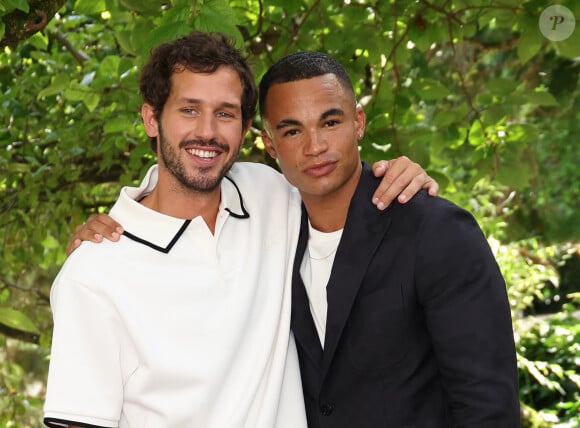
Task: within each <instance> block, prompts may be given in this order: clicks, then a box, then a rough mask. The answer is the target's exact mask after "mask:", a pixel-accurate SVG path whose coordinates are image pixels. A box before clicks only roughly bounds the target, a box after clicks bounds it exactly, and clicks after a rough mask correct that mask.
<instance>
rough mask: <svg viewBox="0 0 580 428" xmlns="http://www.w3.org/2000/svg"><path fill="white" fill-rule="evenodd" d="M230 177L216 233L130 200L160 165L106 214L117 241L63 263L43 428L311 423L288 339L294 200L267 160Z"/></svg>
mask: <svg viewBox="0 0 580 428" xmlns="http://www.w3.org/2000/svg"><path fill="white" fill-rule="evenodd" d="M228 176H229V179H228V178H226V179H224V180H223V182H222V185H221V192H222V193H221V204H220V208H219V214H218V218H217V223H216V228H215V235H212V233H211V232H210V230H209V229H208V227H207V225H206V224H205V222H204V221H203V219H202V218H201V217H197V218H194V219H193V220H191V221H185V220H183V219H177V218H173V217H169V216H166V215H163V214H161V213H159V212H156V211H154V210H151V209H149V208H147V207H145V206H143V205H141V204H140V203H138V202H136V201H135V199H138V198H139V197H140V196H141V195H144V194H146V193H148V192H150V191H151V189H152V188H153V187H154V186H155V183H156V181H157V169H156V167H152V168H151V169H150V170H149V172H148V173H147V175H146V177H145V179H144V180H143V182H142V184H141V186H140V187H139V188H129V187H126V188H123V189H122V191H121V194H120V197H119V199H118V200H117V202H116V203H115V206H114V207H113V209H112V210H111V216H112V217H114V218H115V219H116V220H117V221H119V222H120V223H121V224H122V225H123V227H124V229H125V230H126V231H127V233H126V234H125V235H124V236H122V237H121V240H120V242H118V243H112V242H108V241H106V242H103V243H101V244H93V243H90V242H85V243H83V244H82V245H81V247H80V248H78V249H77V250H76V251H75V252H74V253H73V254H72V255H71V256H70V257H69V258H68V259H67V261H66V262H65V264H64V265H63V267H62V269H61V271H60V272H59V274H58V276H57V278H56V279H55V282H54V284H53V288H52V291H51V306H52V310H53V315H54V331H53V342H52V352H51V361H50V369H49V375H48V386H47V388H48V389H47V396H46V402H45V406H44V411H45V423H46V424H47V425H49V426H66V424H68V423H73V422H74V423H76V424H79V425H82V424H90V426H98V427H131V428H171V427H175V428H187V427H203V428H235V427H247V428H260V427H263V428H273V427H280V428H286V427H287V428H302V427H306V419H305V415H304V401H303V396H302V387H301V384H300V373H299V368H298V360H297V355H296V349H295V345H294V341H293V337H292V336H291V335H290V299H291V275H292V264H293V259H294V252H295V248H296V242H297V235H298V230H299V223H300V199H299V195H298V193H297V192H296V190H295V189H293V188H291V187H290V186H289V185H288V183H287V182H286V181H285V180H284V178H283V177H282V176H281V175H280V174H278V173H277V172H275V171H274V170H272V169H271V168H269V167H266V166H264V165H260V164H249V163H237V164H236V165H235V166H234V167H233V168H232V170H231V172H230V173H229V174H228Z"/></svg>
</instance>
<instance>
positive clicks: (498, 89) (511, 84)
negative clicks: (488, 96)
mask: <svg viewBox="0 0 580 428" xmlns="http://www.w3.org/2000/svg"><path fill="white" fill-rule="evenodd" d="M485 86H486V88H487V89H488V90H489V92H491V93H492V94H494V95H500V96H506V95H509V94H511V93H512V92H513V91H514V90H515V89H516V87H517V82H515V81H514V80H513V79H504V78H496V79H491V80H490V81H489V82H487V84H486V85H485Z"/></svg>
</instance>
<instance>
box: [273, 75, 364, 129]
mask: <svg viewBox="0 0 580 428" xmlns="http://www.w3.org/2000/svg"><path fill="white" fill-rule="evenodd" d="M354 104H355V98H354V94H353V93H352V92H351V91H350V90H348V89H346V88H344V87H343V86H342V85H341V83H340V81H339V80H338V78H337V77H336V76H335V75H334V74H324V75H322V76H316V77H312V78H310V79H302V80H295V81H292V82H284V83H275V84H273V85H272V86H271V87H270V89H269V90H268V94H267V96H266V109H265V110H266V116H267V117H268V118H270V117H271V116H273V115H279V114H285V115H298V114H300V113H303V112H305V111H306V110H311V109H313V108H322V107H324V106H328V105H335V106H339V105H340V106H345V105H353V107H354Z"/></svg>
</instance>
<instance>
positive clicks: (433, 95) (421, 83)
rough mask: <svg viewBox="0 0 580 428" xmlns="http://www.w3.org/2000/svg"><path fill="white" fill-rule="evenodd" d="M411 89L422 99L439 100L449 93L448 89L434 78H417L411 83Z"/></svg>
mask: <svg viewBox="0 0 580 428" xmlns="http://www.w3.org/2000/svg"><path fill="white" fill-rule="evenodd" d="M413 89H415V90H416V91H417V93H418V94H419V96H420V97H421V98H422V99H424V100H439V99H441V98H445V97H446V96H448V95H449V94H450V92H449V90H448V89H447V88H446V87H445V86H443V85H442V84H441V82H439V81H437V80H435V79H419V80H417V81H415V82H414V83H413Z"/></svg>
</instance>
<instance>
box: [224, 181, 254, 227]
mask: <svg viewBox="0 0 580 428" xmlns="http://www.w3.org/2000/svg"><path fill="white" fill-rule="evenodd" d="M225 178H227V179H228V180H230V181H231V183H232V184H233V185H234V187H235V188H236V192H238V197H239V198H240V207H242V214H236V213H235V212H233V211H232V210H230V209H229V208H226V209H225V210H226V211H227V212H229V213H230V215H231V216H232V217H235V218H250V214H249V213H248V211H246V208H245V207H244V200H243V199H242V193H241V192H240V189H239V188H238V185H237V184H236V183H235V182H234V180H232V179H231V178H230V177H228V176H226V177H225Z"/></svg>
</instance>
